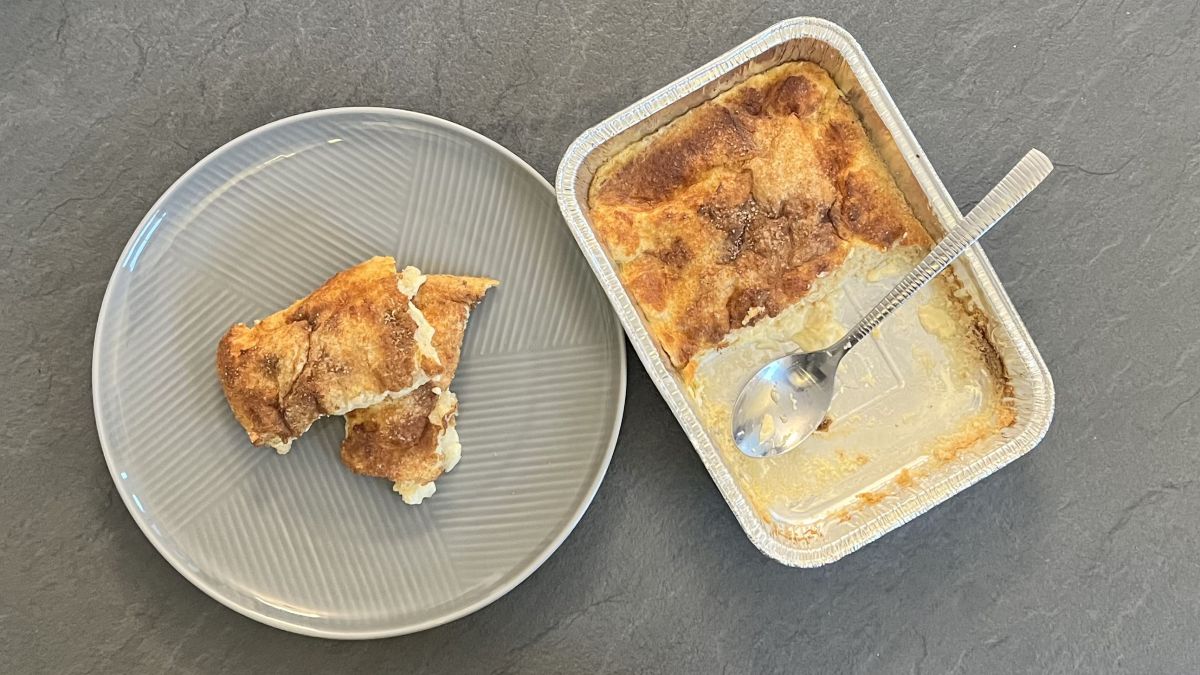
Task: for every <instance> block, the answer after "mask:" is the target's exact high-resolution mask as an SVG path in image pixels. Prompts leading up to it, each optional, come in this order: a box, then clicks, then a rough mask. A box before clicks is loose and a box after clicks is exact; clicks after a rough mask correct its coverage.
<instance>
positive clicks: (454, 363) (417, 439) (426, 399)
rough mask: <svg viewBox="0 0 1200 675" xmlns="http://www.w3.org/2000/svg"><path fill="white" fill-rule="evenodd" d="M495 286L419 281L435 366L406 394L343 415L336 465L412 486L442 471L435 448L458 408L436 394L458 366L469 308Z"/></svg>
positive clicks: (442, 278)
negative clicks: (427, 378) (339, 459)
mask: <svg viewBox="0 0 1200 675" xmlns="http://www.w3.org/2000/svg"><path fill="white" fill-rule="evenodd" d="M496 284H497V282H496V281H495V280H492V279H485V278H481V277H458V276H449V275H441V274H433V275H430V276H429V277H428V278H427V279H426V280H425V283H423V284H422V285H421V287H420V289H419V290H418V291H417V295H416V298H414V299H413V303H414V304H415V305H416V306H417V309H419V310H420V311H421V313H422V314H423V315H424V316H425V319H426V320H427V321H429V323H430V324H431V325H432V326H433V328H434V334H433V346H434V349H435V350H436V351H437V354H438V360H439V364H438V365H437V367H435V368H433V369H430V370H429V376H430V381H429V382H428V383H426V384H424V385H422V386H421V387H419V388H418V389H417V390H416V391H414V392H412V393H411V394H409V395H407V396H403V397H400V398H396V399H389V400H387V401H383V402H382V403H377V404H375V405H373V406H371V407H369V408H364V409H361V410H355V411H353V412H350V413H348V414H347V415H346V439H345V440H344V441H343V442H342V453H341V455H342V463H344V464H345V465H346V466H347V467H349V468H350V469H351V470H352V471H354V472H355V473H359V474H363V475H366V476H376V477H380V478H388V479H390V480H393V481H395V482H397V483H407V484H412V485H423V484H425V483H429V482H430V481H433V480H436V479H437V477H438V476H440V475H441V474H442V472H443V471H445V470H446V468H447V466H446V464H447V460H446V457H445V456H444V453H443V452H442V451H441V450H440V449H439V446H440V442H441V440H442V436H443V434H444V433H445V430H446V429H448V428H450V427H452V426H453V424H454V416H455V414H456V413H457V411H458V406H457V403H456V401H455V400H454V398H453V395H452V394H449V396H450V398H449V399H448V400H446V401H444V402H443V404H442V405H441V406H440V407H439V406H438V403H439V398H441V397H443V396H446V395H447V394H448V389H447V388H448V387H449V386H450V381H451V380H452V379H453V378H454V373H455V371H456V370H457V369H458V361H459V356H460V352H461V350H462V341H463V335H464V333H465V331H466V328H467V319H468V317H469V315H470V311H471V308H473V307H474V306H475V305H476V304H478V303H479V301H481V300H482V299H483V296H484V294H485V293H486V292H487V290H488V289H489V288H491V287H493V286H495V285H496ZM435 410H437V411H438V413H437V414H436V416H435V415H434V412H435Z"/></svg>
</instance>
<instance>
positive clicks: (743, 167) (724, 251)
mask: <svg viewBox="0 0 1200 675" xmlns="http://www.w3.org/2000/svg"><path fill="white" fill-rule="evenodd" d="M589 211H590V215H591V218H592V223H593V226H594V228H595V230H596V233H597V235H598V236H599V238H600V240H601V241H602V242H603V243H604V244H605V246H606V247H607V248H608V250H609V252H610V254H611V255H612V257H613V259H614V260H615V261H616V263H617V266H618V272H619V274H620V277H621V280H622V282H623V283H624V285H625V286H626V288H627V289H628V290H629V292H630V294H631V295H632V296H633V298H634V300H635V301H636V302H637V303H638V306H639V307H640V308H641V310H642V313H643V315H644V316H645V318H646V322H647V324H648V326H649V329H650V331H651V333H652V334H653V335H654V336H655V338H656V339H657V340H658V342H659V344H660V346H661V347H662V348H663V350H664V351H665V352H666V353H667V355H668V357H669V358H670V360H671V362H672V364H674V365H675V367H676V368H678V369H680V371H681V372H683V373H687V372H689V371H690V369H689V368H688V365H689V362H690V361H691V359H692V357H693V356H695V355H696V354H698V353H700V352H702V351H704V350H706V349H709V348H712V347H716V346H718V345H720V344H721V342H722V341H723V340H724V339H725V338H726V337H727V336H728V334H729V333H730V332H731V331H733V330H736V329H738V328H741V327H743V326H747V325H752V324H753V323H755V322H757V321H759V320H761V319H763V318H765V317H769V316H775V315H776V314H778V313H779V312H780V311H782V310H783V309H784V308H786V307H788V306H790V305H792V304H794V303H796V302H797V301H798V300H799V299H801V298H802V297H803V296H804V295H805V294H807V293H808V291H809V289H810V288H811V286H812V283H813V281H814V280H815V279H817V278H818V277H821V276H824V275H825V274H827V273H829V272H831V271H832V270H834V269H835V268H837V267H838V266H839V265H840V264H841V263H842V262H843V261H844V259H845V257H846V255H847V253H848V251H849V249H850V246H851V244H852V243H854V242H858V243H866V244H868V245H871V246H875V247H879V248H889V247H891V246H893V245H896V244H897V243H900V242H906V243H922V242H926V241H927V239H928V237H927V235H926V234H925V232H924V230H923V229H922V227H921V225H920V223H919V222H918V221H917V220H916V218H915V217H914V216H913V214H912V211H911V209H910V208H909V206H908V204H907V203H906V202H905V201H904V198H903V195H901V193H900V191H899V189H898V188H897V187H896V185H895V183H894V181H893V180H892V178H891V175H890V174H889V173H888V172H887V169H886V167H884V165H883V162H882V160H881V159H880V158H879V156H878V155H877V153H876V152H875V150H874V148H873V147H872V145H871V143H870V141H869V139H868V138H867V135H866V131H865V130H864V129H863V127H862V124H861V123H860V121H859V119H858V117H857V115H856V114H855V112H854V110H853V109H852V108H851V107H850V105H849V104H848V102H847V101H846V100H845V98H844V97H843V95H842V93H841V91H840V90H839V89H838V88H837V85H836V84H834V82H833V80H832V79H831V78H830V77H829V74H828V73H826V72H825V71H824V70H823V69H821V68H820V67H819V66H817V65H815V64H812V63H808V62H797V63H788V64H783V65H781V66H777V67H775V68H773V69H771V70H768V71H766V72H764V73H761V74H759V75H756V76H754V77H751V78H749V79H748V80H746V81H745V82H743V83H741V84H739V85H738V86H736V87H734V88H733V89H731V90H729V91H727V92H725V93H724V94H722V95H720V96H718V97H717V98H715V99H713V100H711V101H708V102H706V103H704V104H702V105H700V106H699V107H697V108H695V109H693V110H691V111H689V112H688V113H686V114H684V115H683V116H681V117H680V118H679V119H677V120H675V121H674V122H672V123H670V124H668V125H667V126H666V127H664V128H663V129H661V130H659V131H658V132H656V133H654V134H652V135H651V136H649V137H647V138H645V139H643V140H641V141H639V142H637V143H635V144H633V145H631V146H630V147H628V148H626V149H625V150H623V151H622V152H621V153H619V154H618V155H617V156H616V157H614V158H613V159H612V160H611V161H609V162H608V163H607V164H605V165H604V166H602V167H601V168H600V170H599V171H598V172H597V174H596V177H595V179H594V180H593V182H592V186H591V189H590V192H589Z"/></svg>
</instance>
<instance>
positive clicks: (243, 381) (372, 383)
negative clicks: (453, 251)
mask: <svg viewBox="0 0 1200 675" xmlns="http://www.w3.org/2000/svg"><path fill="white" fill-rule="evenodd" d="M420 278H421V273H420V272H419V271H418V270H416V269H415V268H412V267H409V268H405V269H404V270H403V271H402V272H397V271H396V261H395V260H393V259H392V258H390V257H377V258H372V259H370V260H368V261H366V262H364V263H361V264H359V265H355V266H354V267H351V268H349V269H346V270H343V271H341V272H339V273H337V274H335V275H334V276H333V277H332V278H330V279H329V280H328V281H326V282H325V283H324V284H322V285H321V287H320V288H318V289H316V290H315V291H313V292H312V293H310V294H309V295H308V296H306V297H304V298H302V299H300V300H297V301H296V302H295V303H293V304H292V305H291V306H290V307H288V308H287V309H284V310H282V311H279V312H276V313H274V314H272V315H270V316H268V317H266V318H265V319H262V320H261V321H258V322H256V323H254V324H253V325H252V326H247V325H245V324H240V323H239V324H236V325H234V326H233V327H232V328H230V329H229V331H228V332H227V333H226V334H225V336H224V337H223V338H222V339H221V342H220V344H219V345H218V347H217V373H218V376H219V377H220V379H221V386H222V387H223V388H224V390H225V397H226V399H228V401H229V407H230V408H231V409H232V410H233V414H234V416H235V417H236V418H237V420H238V422H239V423H241V425H242V427H243V428H245V430H246V433H247V434H248V435H249V436H250V441H251V442H252V443H253V444H254V445H259V446H263V445H266V446H271V447H273V448H275V450H276V451H277V452H279V453H281V454H282V453H285V452H287V451H288V449H289V448H290V447H291V443H292V441H293V440H295V439H296V438H297V437H299V436H300V435H301V434H303V433H304V432H305V431H307V430H308V428H309V427H310V426H311V425H312V423H313V422H314V421H316V420H317V419H318V418H320V417H323V416H326V415H343V414H345V413H347V412H350V411H352V410H356V409H359V408H365V407H368V406H371V405H374V404H376V403H379V402H380V401H383V400H386V399H389V398H395V397H399V396H404V395H407V394H409V393H411V392H413V391H415V390H416V389H418V388H420V387H421V386H422V385H424V384H425V383H426V382H428V381H429V378H430V376H429V374H428V371H427V370H426V369H427V368H429V367H436V361H437V358H438V355H437V351H436V349H434V346H433V328H432V326H430V325H429V322H428V321H426V320H425V317H424V316H423V315H422V314H421V312H420V310H418V309H417V307H416V305H414V304H413V302H412V298H413V296H414V295H416V286H417V281H416V280H417V279H420Z"/></svg>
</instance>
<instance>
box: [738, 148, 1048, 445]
mask: <svg viewBox="0 0 1200 675" xmlns="http://www.w3.org/2000/svg"><path fill="white" fill-rule="evenodd" d="M1053 168H1054V165H1053V164H1051V163H1050V160H1049V159H1048V158H1047V157H1046V156H1045V155H1043V154H1042V153H1041V152H1039V151H1038V150H1030V151H1029V152H1028V154H1026V155H1025V156H1024V157H1022V158H1021V161H1019V162H1017V165H1016V166H1014V167H1013V168H1012V170H1011V171H1009V172H1008V175H1006V176H1005V177H1004V179H1003V180H1001V181H1000V183H999V184H998V185H996V187H994V188H992V190H991V192H989V193H987V196H986V197H984V198H983V201H981V202H979V204H977V205H976V206H975V208H973V209H971V212H970V213H968V214H967V216H966V217H965V218H963V219H962V220H961V221H959V223H958V225H957V226H955V227H954V228H952V229H950V231H948V232H947V233H946V236H945V237H943V238H942V240H941V241H940V242H938V244H937V246H935V247H933V250H932V251H930V252H929V255H927V256H925V259H924V260H922V261H921V263H920V264H919V265H917V266H916V267H915V268H914V269H913V270H912V271H911V272H909V273H908V274H907V275H906V276H905V277H904V278H903V279H901V280H900V283H899V284H897V285H896V287H895V288H893V289H892V290H891V292H889V293H888V294H887V295H886V296H884V298H883V300H880V301H879V304H877V305H875V308H874V309H872V310H871V311H870V312H868V313H867V315H866V316H864V317H863V318H862V320H861V321H859V322H858V325H857V326H855V327H854V328H853V329H851V330H850V332H849V333H847V334H846V335H845V337H843V338H842V339H841V340H838V341H837V342H835V343H834V344H833V345H832V346H830V347H827V348H826V349H822V350H820V351H816V352H797V353H793V354H789V355H788V356H784V357H782V358H779V359H776V360H775V361H772V362H770V363H768V364H767V365H766V366H763V368H762V370H759V371H758V373H756V374H755V375H754V377H752V378H750V380H749V381H748V382H747V383H746V384H745V386H743V387H742V391H741V394H739V395H738V398H737V403H736V404H735V405H734V407H733V440H734V442H735V443H737V446H738V448H739V449H741V451H742V452H743V453H745V454H747V455H749V456H751V457H770V456H772V455H778V454H781V453H784V452H788V451H789V450H792V449H794V448H795V447H796V446H797V445H799V444H800V442H801V441H803V440H804V439H806V438H808V436H809V435H810V434H812V432H813V431H814V430H815V429H816V428H817V427H818V426H819V425H820V424H821V422H822V420H824V419H825V414H826V413H827V412H828V411H829V402H830V400H832V399H833V390H834V376H835V374H836V373H837V368H838V364H840V363H841V362H842V357H843V356H845V355H846V353H847V352H849V351H850V350H851V349H853V348H854V346H855V345H857V344H858V343H859V342H860V341H861V340H862V339H863V338H865V337H866V336H868V335H870V334H871V331H872V330H874V329H875V327H876V326H878V325H879V324H880V322H882V321H883V320H884V319H885V318H887V317H888V315H889V314H891V313H892V312H893V311H895V309H896V308H897V307H899V306H900V305H901V304H903V303H904V301H905V300H907V299H909V298H910V297H912V295H913V293H916V292H917V291H918V290H919V289H920V288H921V287H922V286H924V285H925V284H926V283H928V282H929V280H930V279H932V278H934V277H935V276H937V275H938V273H940V272H941V271H942V270H944V269H946V268H947V267H949V266H950V263H952V262H954V260H955V259H956V258H958V256H960V255H962V253H963V252H964V251H966V250H967V249H968V248H970V247H971V245H972V244H974V243H975V241H976V240H977V239H979V237H981V236H983V233H984V232H987V231H988V230H989V229H991V227H992V226H993V225H995V224H996V221H998V220H1000V219H1001V218H1002V217H1004V214H1006V213H1008V212H1009V210H1010V209H1012V207H1014V206H1016V205H1017V203H1018V202H1020V201H1021V200H1022V199H1024V198H1025V196H1026V195H1028V194H1029V193H1030V192H1031V191H1033V189H1034V188H1035V187H1037V186H1038V184H1039V183H1041V182H1042V180H1043V179H1044V178H1045V177H1046V176H1047V175H1048V174H1049V173H1050V171H1051V170H1052V169H1053Z"/></svg>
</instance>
